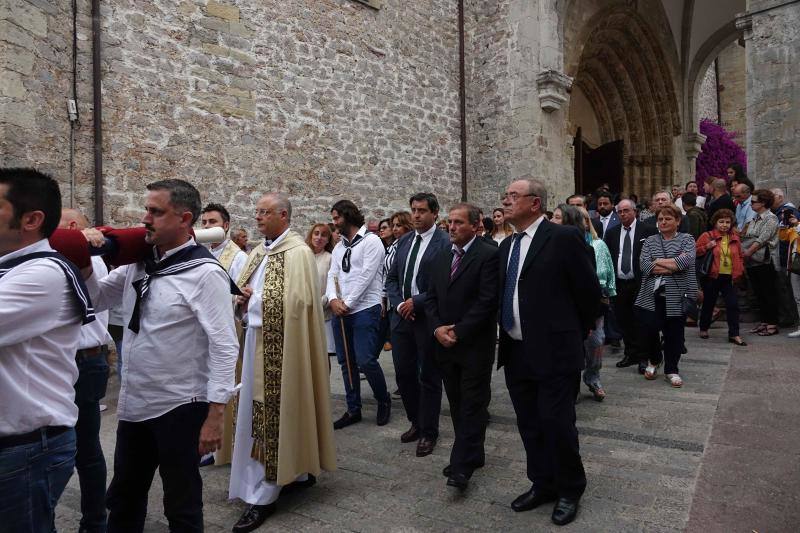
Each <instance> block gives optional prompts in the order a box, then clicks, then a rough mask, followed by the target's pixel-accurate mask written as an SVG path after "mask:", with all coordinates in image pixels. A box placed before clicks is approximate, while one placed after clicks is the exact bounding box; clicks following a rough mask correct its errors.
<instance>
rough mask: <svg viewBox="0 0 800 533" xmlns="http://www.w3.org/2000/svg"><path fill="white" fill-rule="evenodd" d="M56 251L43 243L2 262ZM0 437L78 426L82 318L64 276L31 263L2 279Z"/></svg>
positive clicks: (44, 262)
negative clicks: (78, 361) (76, 362)
mask: <svg viewBox="0 0 800 533" xmlns="http://www.w3.org/2000/svg"><path fill="white" fill-rule="evenodd" d="M52 251H54V250H53V249H52V248H51V247H50V244H49V243H48V242H47V240H46V239H42V240H40V241H38V242H36V243H34V244H31V245H30V246H26V247H25V248H22V249H20V250H17V251H15V252H11V253H8V254H6V255H4V256H2V257H0V267H2V264H3V263H4V262H5V261H8V260H10V259H14V258H16V257H20V256H22V255H27V254H30V253H34V252H52ZM0 302H2V305H0V436H8V435H20V434H23V433H28V432H31V431H33V430H35V429H39V428H42V427H46V426H67V427H72V426H74V425H75V422H76V421H77V420H78V407H77V406H76V405H75V389H74V388H73V385H74V384H75V381H77V379H78V367H77V366H76V365H75V351H76V350H77V348H78V338H79V337H80V334H81V322H82V317H81V312H80V310H79V308H78V304H77V302H76V301H75V297H74V296H73V292H72V288H71V287H70V286H69V283H68V282H67V279H66V277H65V276H64V271H63V270H61V267H60V266H58V265H57V264H56V263H55V262H54V261H52V260H49V259H45V258H42V259H32V260H30V261H28V262H26V263H24V264H21V265H18V266H17V267H15V268H13V269H12V270H11V271H9V272H8V273H7V274H6V275H5V276H3V277H2V278H1V279H0Z"/></svg>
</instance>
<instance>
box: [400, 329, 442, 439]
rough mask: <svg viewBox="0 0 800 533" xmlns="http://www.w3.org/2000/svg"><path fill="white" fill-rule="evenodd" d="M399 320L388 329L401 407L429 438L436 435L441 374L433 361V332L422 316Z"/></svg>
mask: <svg viewBox="0 0 800 533" xmlns="http://www.w3.org/2000/svg"><path fill="white" fill-rule="evenodd" d="M417 321H420V323H419V324H417V323H416V322H409V321H407V320H402V319H401V320H400V323H399V324H397V326H395V328H394V329H393V330H392V359H393V361H394V370H395V378H396V379H397V387H398V388H399V389H400V397H401V399H402V400H403V408H405V410H406V416H407V417H408V421H409V422H411V425H412V426H415V427H417V428H419V430H420V434H421V435H422V436H423V437H426V438H429V439H438V438H439V413H440V412H441V410H442V374H441V372H440V370H439V368H438V366H437V365H436V361H435V360H434V350H435V347H434V344H433V343H434V342H436V341H435V340H434V339H433V335H431V334H430V333H431V332H430V331H427V334H426V330H427V327H426V326H427V322H426V320H425V318H424V317H421V318H420V316H419V315H417Z"/></svg>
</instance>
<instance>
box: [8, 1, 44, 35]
mask: <svg viewBox="0 0 800 533" xmlns="http://www.w3.org/2000/svg"><path fill="white" fill-rule="evenodd" d="M1 4H2V5H0V19H4V20H10V21H11V22H13V23H14V24H16V25H17V26H19V27H20V28H22V29H23V30H26V31H29V32H31V33H33V34H34V35H37V36H39V37H47V14H45V12H44V11H42V10H41V9H39V8H38V7H36V6H34V5H31V3H29V2H26V1H24V0H3V2H2V3H1Z"/></svg>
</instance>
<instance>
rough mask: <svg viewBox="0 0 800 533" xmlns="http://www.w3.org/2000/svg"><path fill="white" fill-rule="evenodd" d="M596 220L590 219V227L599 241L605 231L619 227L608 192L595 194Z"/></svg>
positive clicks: (611, 198)
mask: <svg viewBox="0 0 800 533" xmlns="http://www.w3.org/2000/svg"><path fill="white" fill-rule="evenodd" d="M597 215H598V216H597V218H593V219H592V225H593V226H594V230H595V231H596V232H597V236H598V237H600V238H601V239H602V238H603V235H605V234H606V231H608V230H609V229H611V228H613V227H614V226H618V225H619V216H618V215H617V213H616V212H615V211H614V198H613V197H612V196H611V193H610V192H608V191H604V190H601V191H598V193H597Z"/></svg>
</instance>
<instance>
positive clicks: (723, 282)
mask: <svg viewBox="0 0 800 533" xmlns="http://www.w3.org/2000/svg"><path fill="white" fill-rule="evenodd" d="M720 294H722V298H723V300H724V301H725V317H726V318H727V319H728V337H738V336H739V296H738V295H737V293H736V287H734V286H733V280H732V278H731V275H730V274H719V275H718V276H717V277H716V278H708V279H706V280H705V282H704V283H703V308H702V310H701V311H700V323H699V324H698V326H699V328H700V331H708V328H709V327H710V326H711V317H712V316H713V315H714V305H716V303H717V297H718V296H719V295H720Z"/></svg>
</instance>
